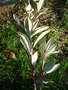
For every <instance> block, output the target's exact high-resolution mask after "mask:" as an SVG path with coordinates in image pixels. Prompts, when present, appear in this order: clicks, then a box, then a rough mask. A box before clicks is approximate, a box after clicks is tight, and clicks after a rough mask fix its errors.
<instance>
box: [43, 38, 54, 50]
mask: <svg viewBox="0 0 68 90" xmlns="http://www.w3.org/2000/svg"><path fill="white" fill-rule="evenodd" d="M53 44H54V40H53V38H51V39H50V40H49V41H48V42H47V44H46V47H45V49H46V51H48V50H49V49H50V48H51V46H52V45H53Z"/></svg>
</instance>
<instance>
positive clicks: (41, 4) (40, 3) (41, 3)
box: [37, 0, 44, 12]
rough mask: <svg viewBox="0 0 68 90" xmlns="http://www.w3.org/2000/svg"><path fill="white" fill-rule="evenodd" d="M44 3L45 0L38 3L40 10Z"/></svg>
mask: <svg viewBox="0 0 68 90" xmlns="http://www.w3.org/2000/svg"><path fill="white" fill-rule="evenodd" d="M43 3H44V0H39V3H38V5H37V9H38V12H39V11H40V10H41V8H42V6H43Z"/></svg>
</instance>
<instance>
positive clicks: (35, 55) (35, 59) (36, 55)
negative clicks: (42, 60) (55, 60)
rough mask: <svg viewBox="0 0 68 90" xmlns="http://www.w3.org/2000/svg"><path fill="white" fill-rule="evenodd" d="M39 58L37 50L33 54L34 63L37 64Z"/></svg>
mask: <svg viewBox="0 0 68 90" xmlns="http://www.w3.org/2000/svg"><path fill="white" fill-rule="evenodd" d="M37 59H38V52H35V53H34V55H33V56H32V65H35V64H36V61H37Z"/></svg>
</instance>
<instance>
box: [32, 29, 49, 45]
mask: <svg viewBox="0 0 68 90" xmlns="http://www.w3.org/2000/svg"><path fill="white" fill-rule="evenodd" d="M49 32H50V30H47V31H45V32H42V33H41V34H40V35H39V37H38V38H37V40H36V41H35V43H34V45H33V47H35V46H36V45H37V43H38V42H39V41H40V40H41V39H42V38H43V37H44V36H45V35H46V34H47V33H49Z"/></svg>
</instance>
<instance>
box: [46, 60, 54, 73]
mask: <svg viewBox="0 0 68 90" xmlns="http://www.w3.org/2000/svg"><path fill="white" fill-rule="evenodd" d="M54 65H55V60H49V61H48V62H46V64H45V72H48V71H50V70H51V69H52V68H53V66H54Z"/></svg>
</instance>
